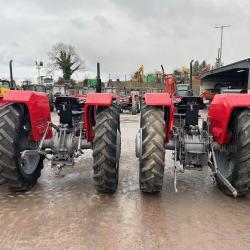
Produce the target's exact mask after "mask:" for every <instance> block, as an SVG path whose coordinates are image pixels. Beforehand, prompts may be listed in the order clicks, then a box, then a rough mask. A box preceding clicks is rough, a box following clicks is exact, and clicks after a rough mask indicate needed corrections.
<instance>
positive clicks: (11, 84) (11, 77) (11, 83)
mask: <svg viewBox="0 0 250 250" xmlns="http://www.w3.org/2000/svg"><path fill="white" fill-rule="evenodd" d="M12 62H13V60H12V59H11V60H10V62H9V66H10V89H15V88H14V80H13V73H12Z"/></svg>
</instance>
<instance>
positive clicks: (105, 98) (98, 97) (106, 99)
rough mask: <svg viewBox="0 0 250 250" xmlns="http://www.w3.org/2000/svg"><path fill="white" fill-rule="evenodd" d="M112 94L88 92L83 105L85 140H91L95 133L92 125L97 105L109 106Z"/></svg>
mask: <svg viewBox="0 0 250 250" xmlns="http://www.w3.org/2000/svg"><path fill="white" fill-rule="evenodd" d="M112 100H113V95H112V94H110V93H90V94H88V95H87V99H86V102H85V106H84V124H85V129H86V140H87V142H92V141H93V139H94V137H95V135H94V131H93V126H95V111H96V107H98V106H110V105H111V104H112Z"/></svg>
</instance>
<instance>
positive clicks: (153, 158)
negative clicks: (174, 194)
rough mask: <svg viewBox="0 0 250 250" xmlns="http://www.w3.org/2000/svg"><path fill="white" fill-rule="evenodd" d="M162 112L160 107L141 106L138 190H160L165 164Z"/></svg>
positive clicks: (151, 191) (149, 191)
mask: <svg viewBox="0 0 250 250" xmlns="http://www.w3.org/2000/svg"><path fill="white" fill-rule="evenodd" d="M164 125H165V122H164V112H163V109H162V108H161V107H156V106H143V107H142V110H141V129H142V155H141V159H140V169H139V182H140V190H141V191H143V192H146V193H155V192H159V191H161V190H162V186H163V179H164V166H165V148H164V144H165V137H166V136H165V132H164Z"/></svg>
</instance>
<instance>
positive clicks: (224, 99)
mask: <svg viewBox="0 0 250 250" xmlns="http://www.w3.org/2000/svg"><path fill="white" fill-rule="evenodd" d="M239 108H250V94H220V95H215V97H214V99H213V101H212V103H211V106H210V109H209V113H208V118H209V122H210V133H211V134H212V136H213V140H214V141H215V142H218V143H219V144H229V143H230V139H231V135H230V131H229V123H230V121H231V122H232V123H233V122H234V121H232V120H231V119H233V113H234V111H235V110H237V109H239Z"/></svg>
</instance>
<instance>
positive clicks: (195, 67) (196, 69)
mask: <svg viewBox="0 0 250 250" xmlns="http://www.w3.org/2000/svg"><path fill="white" fill-rule="evenodd" d="M199 66H200V64H199V61H198V60H196V61H195V62H194V64H193V75H194V76H197V75H199Z"/></svg>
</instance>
